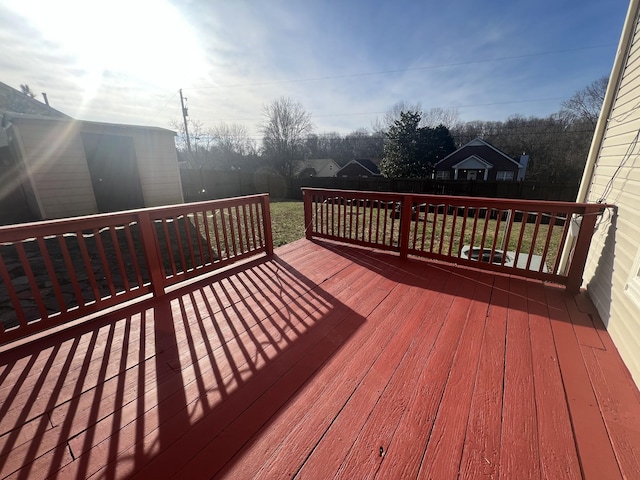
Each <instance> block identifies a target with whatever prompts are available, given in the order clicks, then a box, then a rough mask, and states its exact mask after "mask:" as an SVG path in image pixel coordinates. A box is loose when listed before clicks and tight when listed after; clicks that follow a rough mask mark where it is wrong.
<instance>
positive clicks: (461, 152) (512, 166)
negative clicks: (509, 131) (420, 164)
mask: <svg viewBox="0 0 640 480" xmlns="http://www.w3.org/2000/svg"><path fill="white" fill-rule="evenodd" d="M528 163H529V156H528V155H522V156H521V157H520V161H519V162H518V161H516V160H514V159H513V158H511V157H510V156H509V155H507V154H506V153H504V152H503V151H501V150H499V149H497V148H496V147H494V146H493V145H491V144H489V143H487V142H485V141H484V140H481V139H480V138H476V139H475V140H472V141H470V142H469V143H467V144H466V145H463V146H462V147H460V148H459V149H458V150H456V151H455V152H453V153H451V154H449V155H447V156H446V157H444V158H443V159H442V160H440V161H439V162H438V163H436V164H435V166H434V168H435V175H436V179H437V180H504V181H514V180H524V176H525V173H526V170H527V165H528Z"/></svg>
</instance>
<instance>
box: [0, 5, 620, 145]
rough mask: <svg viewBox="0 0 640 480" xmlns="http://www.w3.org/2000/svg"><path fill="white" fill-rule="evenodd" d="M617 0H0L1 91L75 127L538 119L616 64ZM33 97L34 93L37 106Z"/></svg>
mask: <svg viewBox="0 0 640 480" xmlns="http://www.w3.org/2000/svg"><path fill="white" fill-rule="evenodd" d="M627 8H628V1H626V0H608V1H607V2H603V1H602V0H581V1H573V0H571V1H562V0H536V1H534V0H529V1H526V2H525V1H517V0H512V1H502V0H501V1H479V0H475V1H474V0H448V1H446V2H445V1H439V2H435V1H431V0H424V1H403V0H395V1H366V0H360V1H355V0H353V1H351V0H341V1H334V0H324V1H314V0H304V1H294V0H288V1H284V0H283V1H280V0H268V1H267V0H262V1H258V0H254V1H231V0H227V1H217V0H174V1H169V0H109V1H93V0H56V1H55V2H52V1H50V0H0V24H1V25H2V28H1V29H0V42H1V44H2V45H4V48H3V55H2V56H0V72H2V78H0V80H1V81H3V82H4V83H7V84H9V85H11V86H13V87H16V88H19V85H20V84H22V83H26V84H28V85H29V86H30V87H31V89H32V90H33V91H34V92H36V93H40V92H46V93H47V94H48V97H49V100H50V102H51V104H52V106H54V107H56V108H59V109H60V110H62V111H64V112H65V113H68V114H69V115H72V116H74V117H76V118H80V119H84V120H95V121H103V122H114V123H130V124H137V125H153V126H159V127H169V125H170V122H171V121H172V120H178V119H179V118H180V104H179V95H178V90H179V89H180V88H182V89H183V92H184V95H185V96H186V97H187V98H188V106H189V113H190V116H191V118H192V119H193V120H197V121H200V122H203V123H204V125H205V126H213V125H215V124H216V123H218V122H226V123H232V122H233V123H241V124H244V125H246V126H247V128H248V129H249V131H250V132H251V133H252V135H255V136H256V138H257V137H258V136H259V133H258V132H259V129H258V125H259V123H260V122H261V121H262V118H263V117H262V109H263V106H264V105H265V104H267V103H269V102H271V101H272V100H273V99H275V98H278V97H282V96H286V97H290V98H292V99H293V100H296V101H299V102H300V103H302V105H303V106H304V107H305V109H306V110H307V111H309V112H310V113H311V114H312V120H313V123H314V124H315V131H316V132H317V133H323V132H329V131H337V132H340V133H348V132H350V131H352V130H355V129H357V128H370V127H371V125H372V122H374V121H375V119H376V118H377V117H380V118H381V117H382V115H383V114H384V112H385V111H387V110H388V109H389V108H391V107H392V106H393V105H394V104H395V103H397V102H399V101H406V102H408V103H411V104H413V103H420V104H421V105H422V107H423V108H425V109H429V108H435V107H438V108H455V109H456V110H457V112H458V114H459V117H460V119H461V120H462V121H470V120H504V119H506V118H507V117H509V116H510V115H514V114H521V115H525V116H530V115H535V116H545V115H548V114H551V113H553V112H556V111H558V110H559V109H560V105H561V103H562V101H563V100H565V99H567V98H569V97H571V95H573V93H575V91H576V90H578V89H580V88H582V87H584V86H586V85H587V84H589V83H591V82H592V81H593V80H595V79H597V78H599V77H601V76H603V75H608V74H609V73H610V71H611V67H612V65H613V61H614V57H615V52H616V49H617V45H618V41H619V38H620V33H621V31H622V26H623V23H624V18H625V15H626V11H627ZM40 98H41V97H40Z"/></svg>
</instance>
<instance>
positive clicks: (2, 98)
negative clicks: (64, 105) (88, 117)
mask: <svg viewBox="0 0 640 480" xmlns="http://www.w3.org/2000/svg"><path fill="white" fill-rule="evenodd" d="M0 110H2V111H8V112H15V113H24V114H28V115H39V116H44V117H54V118H67V119H69V118H71V117H70V116H69V115H65V114H64V113H62V112H60V111H58V110H56V109H55V108H52V107H50V106H49V105H46V104H44V103H42V102H40V101H38V100H36V99H35V98H31V97H29V96H28V95H25V94H24V93H22V92H21V91H19V90H16V89H15V88H13V87H10V86H9V85H7V84H6V83H2V82H0Z"/></svg>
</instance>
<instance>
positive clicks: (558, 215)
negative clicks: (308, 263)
mask: <svg viewBox="0 0 640 480" xmlns="http://www.w3.org/2000/svg"><path fill="white" fill-rule="evenodd" d="M302 192H303V198H304V203H305V205H304V212H305V234H306V236H307V238H309V239H310V238H312V237H314V236H315V237H319V238H327V239H333V240H338V241H346V242H348V243H355V244H359V245H364V246H369V247H374V248H381V249H384V250H390V251H396V252H399V253H400V256H401V257H403V258H406V257H407V256H408V255H409V254H412V255H418V256H423V257H428V258H433V259H437V260H444V261H450V262H454V263H460V264H463V265H468V266H472V267H476V268H477V267H478V266H479V265H482V267H483V268H485V269H488V270H492V271H497V272H503V273H509V274H512V275H520V276H524V277H529V278H537V279H540V280H551V281H555V282H557V283H561V284H564V285H566V287H567V290H570V291H577V290H578V289H579V287H580V285H581V283H582V274H583V271H584V266H585V263H586V255H587V252H588V249H589V243H590V239H591V236H592V234H593V231H594V228H595V222H596V217H597V215H599V214H601V213H602V212H603V211H604V210H605V209H606V208H609V207H610V206H609V205H605V204H590V203H573V202H559V201H548V200H519V199H499V198H487V197H463V196H451V195H433V194H418V193H411V192H408V193H398V192H375V191H360V190H339V189H325V188H311V187H304V188H302ZM314 198H318V199H321V200H322V203H323V204H324V208H323V207H320V208H318V206H317V202H316V207H315V210H314V207H313V205H312V203H313V199H314ZM352 200H357V201H356V202H352ZM354 205H355V210H356V215H360V213H359V209H360V208H362V209H363V210H362V213H364V218H363V217H362V216H359V217H358V219H356V221H355V233H354V232H353V231H352V224H353V223H354V220H353V210H354ZM389 205H391V206H392V209H391V210H390V209H389ZM365 208H368V209H369V210H368V213H366V210H365ZM347 210H348V211H347ZM459 210H462V211H463V213H462V214H461V215H460V216H459V215H458V211H459ZM336 211H337V213H336ZM374 211H375V212H376V213H373V212H374ZM482 211H484V213H482V215H479V212H482ZM381 212H384V213H382V216H383V217H384V216H387V215H391V217H392V218H393V219H394V220H389V221H387V219H386V217H385V218H384V222H382V220H381V218H382V217H381ZM474 212H475V213H474ZM506 212H511V213H512V214H513V213H515V214H516V215H517V216H518V218H519V220H518V221H517V222H516V221H515V217H516V215H512V216H511V218H510V217H508V218H507V220H505V221H504V222H503V223H505V224H506V223H508V225H509V229H508V231H507V230H505V232H503V233H502V237H503V240H504V241H508V242H509V243H511V242H512V241H513V242H516V243H515V245H516V246H515V249H514V250H513V251H512V250H510V249H509V245H507V248H506V249H505V250H504V251H503V250H502V249H499V248H496V242H495V240H494V241H493V243H492V244H491V245H487V244H485V241H486V239H487V238H488V236H487V232H488V230H487V225H488V224H489V220H490V217H489V215H491V214H495V215H497V214H498V213H499V214H500V215H502V214H503V213H506ZM550 212H552V215H550V214H549V213H550ZM314 213H315V217H314ZM421 214H422V217H423V218H422V219H419V217H420V216H421ZM574 215H575V216H581V217H582V218H583V221H582V222H581V225H580V229H579V231H578V235H577V236H576V238H575V244H574V245H573V250H572V253H573V255H572V259H571V262H570V263H569V266H568V271H567V273H566V274H565V273H563V272H560V271H559V267H560V262H559V259H560V257H561V250H560V249H561V248H562V247H559V249H558V251H556V252H549V248H548V247H549V241H550V239H551V237H552V230H554V229H555V228H556V227H557V228H560V227H561V229H562V230H561V237H562V238H561V242H560V243H564V242H565V239H566V238H567V236H568V235H569V232H570V226H569V225H570V223H571V219H572V216H574ZM429 216H431V219H427V217H429ZM366 217H368V219H367V218H366ZM374 217H375V218H374ZM479 217H482V219H483V227H482V231H479V230H478V224H479V222H478V220H479ZM531 217H534V220H530V218H531ZM421 220H422V221H421ZM394 221H395V222H396V223H395V224H394V223H393V222H394ZM438 221H439V222H440V223H439V224H438V226H436V223H438ZM447 221H448V222H449V224H448V225H449V227H451V226H453V229H452V230H450V231H449V233H448V235H449V236H448V237H447V238H446V240H447V241H448V242H449V243H448V244H446V245H444V242H445V236H446V235H445V232H446V228H445V225H446V224H447ZM456 221H458V228H461V229H462V233H461V234H460V236H459V237H458V233H457V231H456V230H455V229H456ZM367 222H368V223H367ZM430 222H431V223H433V225H432V226H430V227H428V228H427V225H428V224H429V223H430ZM501 222H502V220H501V219H499V220H497V222H496V223H497V226H496V228H498V227H499V226H500V223H501ZM347 223H349V227H348V231H347V226H346V224H347ZM467 223H468V224H470V225H472V227H470V228H472V230H471V233H470V243H471V244H470V245H468V246H467V249H466V250H465V249H463V245H464V241H465V239H466V236H465V235H466V231H465V228H466V225H467ZM516 223H517V224H519V228H520V233H518V234H517V238H515V237H514V236H512V232H511V227H512V226H513V225H514V224H516ZM388 224H390V226H389V225H388ZM460 224H462V226H461V225H460ZM529 225H532V229H533V232H534V233H533V237H534V238H533V240H529V241H530V242H531V245H529V250H526V247H525V244H526V243H527V242H526V241H525V235H524V232H525V229H526V227H528V226H529ZM541 225H548V226H547V230H548V233H547V235H546V239H544V240H545V241H546V244H544V252H543V253H542V255H534V252H533V247H534V243H535V242H536V241H538V240H539V235H538V233H539V230H541V228H540V226H541ZM396 227H397V228H396ZM389 228H390V231H387V230H389ZM429 228H430V229H431V230H430V235H431V237H430V238H429V239H425V232H427V231H429ZM419 229H422V231H421V232H420V231H419ZM365 230H366V232H367V234H366V235H365ZM382 230H384V232H382V233H381V231H382ZM372 231H373V233H372ZM489 233H491V236H492V237H493V238H495V239H497V238H498V236H499V234H500V233H501V232H499V231H497V230H496V231H495V232H489ZM379 238H382V240H380V241H379ZM418 239H420V242H418V243H420V245H418V243H416V240H418ZM479 239H481V244H480V246H476V243H475V240H479ZM412 241H413V245H411V242H412ZM454 244H455V245H457V247H456V248H457V249H458V251H456V250H455V249H453V251H452V246H453V245H454ZM434 245H435V248H434ZM425 246H426V247H427V248H425ZM443 246H444V251H443ZM472 248H473V251H474V253H475V252H476V251H478V252H479V253H478V254H477V257H478V258H477V259H473V260H472V259H471V257H470V255H471V249H472ZM463 251H467V252H468V253H467V255H469V258H468V259H467V258H464V257H463V255H462V252H463ZM483 252H484V253H483ZM497 252H500V255H501V256H502V257H503V258H507V257H509V256H511V257H514V258H511V260H510V262H508V263H512V264H511V265H510V266H508V267H507V265H506V264H505V259H501V260H500V261H496V260H484V254H485V253H486V254H488V256H489V259H492V258H495V257H494V255H495V253H497ZM548 254H549V255H552V254H553V258H554V262H553V265H552V266H549V269H550V271H549V270H548V269H547V267H546V265H545V262H546V261H547V256H548ZM534 257H540V258H536V260H535V261H534V260H533V258H534ZM480 262H482V263H480ZM485 262H486V263H485ZM532 263H533V264H535V265H534V266H535V268H537V270H536V269H535V268H534V266H532ZM523 264H524V266H523Z"/></svg>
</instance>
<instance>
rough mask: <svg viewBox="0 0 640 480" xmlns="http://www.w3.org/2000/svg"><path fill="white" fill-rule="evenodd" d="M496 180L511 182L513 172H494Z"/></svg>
mask: <svg viewBox="0 0 640 480" xmlns="http://www.w3.org/2000/svg"><path fill="white" fill-rule="evenodd" d="M496 180H513V172H508V171H498V172H496Z"/></svg>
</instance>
